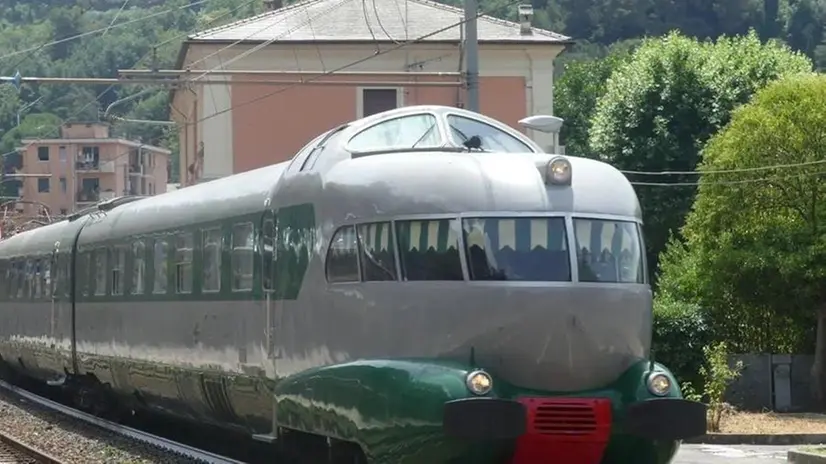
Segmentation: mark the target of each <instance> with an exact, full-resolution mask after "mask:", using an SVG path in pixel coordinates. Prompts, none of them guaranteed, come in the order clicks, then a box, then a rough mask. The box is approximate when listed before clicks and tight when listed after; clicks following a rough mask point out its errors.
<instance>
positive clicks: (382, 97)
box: [358, 88, 399, 118]
mask: <svg viewBox="0 0 826 464" xmlns="http://www.w3.org/2000/svg"><path fill="white" fill-rule="evenodd" d="M359 91H360V92H361V114H360V115H358V117H359V118H366V117H367V116H372V115H374V114H377V113H381V112H384V111H389V110H394V109H396V108H398V107H399V89H385V88H381V89H370V88H367V89H359Z"/></svg>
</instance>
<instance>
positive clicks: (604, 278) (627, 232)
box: [574, 218, 645, 283]
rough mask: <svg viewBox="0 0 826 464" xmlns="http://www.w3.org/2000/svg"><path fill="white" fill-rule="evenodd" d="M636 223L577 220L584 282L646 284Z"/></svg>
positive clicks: (580, 278)
mask: <svg viewBox="0 0 826 464" xmlns="http://www.w3.org/2000/svg"><path fill="white" fill-rule="evenodd" d="M638 230H639V228H638V227H637V224H636V223H633V222H627V221H611V220H602V219H582V218H577V219H574V233H575V236H576V241H577V243H576V252H577V253H576V254H577V264H578V266H579V280H580V281H581V282H613V283H644V282H645V276H644V273H643V265H642V253H641V250H640V235H639V233H638Z"/></svg>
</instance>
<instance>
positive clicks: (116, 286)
mask: <svg viewBox="0 0 826 464" xmlns="http://www.w3.org/2000/svg"><path fill="white" fill-rule="evenodd" d="M109 253H110V255H109V266H111V267H110V271H109V276H110V278H111V279H110V281H109V294H110V295H112V296H121V295H123V294H124V293H125V292H124V287H125V284H126V282H125V280H126V260H127V256H128V253H127V252H126V247H124V246H123V245H114V246H113V247H111V248H110V249H109Z"/></svg>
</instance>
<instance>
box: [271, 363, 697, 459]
mask: <svg viewBox="0 0 826 464" xmlns="http://www.w3.org/2000/svg"><path fill="white" fill-rule="evenodd" d="M651 367H652V366H651V365H650V364H649V363H648V362H640V363H638V364H636V365H634V366H632V367H631V368H629V369H628V370H627V371H626V372H625V373H624V374H623V375H622V376H620V378H619V379H617V380H616V381H615V382H614V383H612V384H611V385H608V386H606V387H604V388H600V389H595V390H590V391H582V392H576V393H570V392H566V393H565V394H559V393H554V392H547V391H546V392H543V391H534V390H525V389H520V388H517V387H514V386H511V385H508V384H507V383H506V382H503V381H500V380H497V379H493V387H492V389H491V390H490V391H489V392H487V393H485V394H484V395H481V396H479V395H474V394H473V393H471V392H470V390H469V389H468V386H467V384H466V378H467V375H468V373H470V372H471V371H472V370H473V369H472V368H471V367H470V366H463V365H459V364H453V363H447V362H440V361H432V360H406V361H399V360H375V361H359V362H354V363H348V364H342V365H336V366H328V367H324V368H319V369H313V370H311V371H307V372H303V373H301V374H300V375H297V376H294V377H290V378H287V379H284V380H283V381H281V382H279V383H278V385H277V386H276V401H277V403H276V404H277V406H276V411H277V414H276V417H277V422H278V425H279V426H280V427H284V428H288V429H293V430H300V431H304V432H308V433H312V434H317V435H322V436H328V437H332V438H337V439H340V440H345V441H348V442H352V443H356V444H358V445H359V446H360V447H361V449H362V450H363V451H364V453H365V455H366V457H367V459H368V461H369V462H371V463H381V464H385V463H386V464H419V463H421V464H437V463H451V464H453V463H474V464H484V463H491V464H542V463H545V462H547V463H556V462H564V463H566V464H603V463H605V464H607V463H624V464H626V463H634V464H667V463H669V462H671V460H672V459H673V457H674V455H675V454H676V452H677V450H678V448H679V444H680V441H681V440H682V439H684V438H689V437H693V436H697V435H702V434H704V433H705V420H706V417H705V414H706V410H705V405H703V404H700V403H695V402H691V401H687V400H684V399H682V397H681V395H680V392H679V389H678V388H677V386H676V381H675V380H674V378H673V376H672V375H671V373H670V372H669V371H668V370H666V369H665V368H664V367H662V366H660V365H656V364H655V365H653V369H650V368H651ZM653 374H661V375H664V376H666V378H667V379H668V380H669V381H670V382H668V383H666V384H665V386H666V388H665V389H664V390H663V389H662V383H660V388H661V391H659V392H658V393H659V395H654V394H653V393H651V391H650V389H649V387H648V385H649V382H648V379H649V377H650V376H651V375H653ZM661 380H662V379H661Z"/></svg>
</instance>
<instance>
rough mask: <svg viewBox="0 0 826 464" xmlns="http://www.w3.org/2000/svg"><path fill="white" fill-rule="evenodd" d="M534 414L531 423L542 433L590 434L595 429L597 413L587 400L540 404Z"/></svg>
mask: <svg viewBox="0 0 826 464" xmlns="http://www.w3.org/2000/svg"><path fill="white" fill-rule="evenodd" d="M534 414H535V415H534V417H533V424H531V425H532V426H533V429H534V430H535V431H536V432H537V433H541V434H543V435H590V434H592V433H594V432H595V431H596V430H597V414H596V411H595V408H594V405H593V404H590V403H588V402H584V401H579V402H573V401H572V402H569V403H550V404H540V405H538V406H537V408H536V410H535V413H534Z"/></svg>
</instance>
